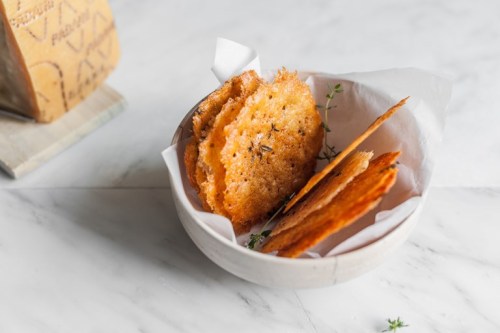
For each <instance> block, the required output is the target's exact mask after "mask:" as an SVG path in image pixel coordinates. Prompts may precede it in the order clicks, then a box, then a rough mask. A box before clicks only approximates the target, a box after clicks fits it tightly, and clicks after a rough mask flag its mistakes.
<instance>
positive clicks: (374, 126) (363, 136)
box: [285, 97, 410, 212]
mask: <svg viewBox="0 0 500 333" xmlns="http://www.w3.org/2000/svg"><path fill="white" fill-rule="evenodd" d="M408 98H410V97H406V98H404V99H402V100H401V101H399V102H398V103H397V104H396V105H394V106H392V107H391V108H390V109H389V110H387V111H386V112H385V113H384V114H383V115H381V116H380V117H378V118H377V119H376V120H375V121H374V122H373V123H372V124H371V125H370V126H369V127H368V128H367V129H366V131H365V132H363V133H362V134H361V135H360V136H359V137H357V138H356V139H355V140H354V141H353V142H352V143H351V144H349V146H347V147H346V148H345V149H344V150H343V151H342V152H341V153H340V154H339V155H338V156H337V157H335V159H334V160H333V161H332V162H330V163H329V164H328V165H327V166H326V167H325V168H324V169H323V170H321V171H320V172H318V173H316V174H315V175H314V176H313V177H311V179H310V180H309V181H308V182H307V184H306V185H305V186H304V187H303V188H302V189H301V190H300V192H299V193H298V194H297V195H296V196H295V197H293V198H292V200H290V202H289V203H288V204H287V206H286V208H285V212H287V211H288V210H290V208H292V206H293V205H295V203H297V202H298V201H299V200H300V199H301V198H302V197H303V196H304V195H306V194H307V193H308V192H309V191H310V190H311V189H312V188H313V187H314V186H316V184H318V183H319V182H320V181H321V179H323V178H324V177H325V176H326V175H327V174H329V173H330V171H332V169H333V168H335V167H336V166H337V165H338V164H339V163H340V162H342V160H343V159H344V158H345V157H346V156H347V155H349V154H350V153H351V152H352V151H353V150H354V149H356V148H357V147H358V146H359V145H360V144H361V143H363V141H365V140H366V138H368V137H369V136H370V135H371V134H372V133H373V132H375V131H376V130H377V129H378V128H379V127H380V126H381V125H382V124H383V123H384V122H385V121H386V120H387V119H389V118H390V117H392V116H393V115H394V114H395V113H396V111H398V110H399V109H400V108H401V107H403V105H404V104H405V103H406V101H407V100H408Z"/></svg>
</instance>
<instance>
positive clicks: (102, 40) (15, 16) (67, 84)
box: [0, 0, 120, 122]
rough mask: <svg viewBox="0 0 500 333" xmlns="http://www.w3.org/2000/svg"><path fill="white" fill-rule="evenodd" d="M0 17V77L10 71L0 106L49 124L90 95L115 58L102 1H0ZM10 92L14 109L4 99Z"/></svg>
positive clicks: (110, 25)
mask: <svg viewBox="0 0 500 333" xmlns="http://www.w3.org/2000/svg"><path fill="white" fill-rule="evenodd" d="M0 17H1V20H2V21H3V30H4V31H3V33H0V44H5V45H6V46H7V47H6V49H9V50H10V51H8V52H3V53H2V51H0V62H1V63H2V64H3V65H0V76H6V75H5V74H4V73H5V72H6V71H7V70H10V71H11V72H13V73H14V75H11V78H10V79H9V82H7V85H9V86H10V87H11V88H9V89H6V88H5V86H6V83H5V82H4V83H3V87H4V89H3V91H4V93H3V97H2V93H1V91H2V82H0V108H6V109H8V110H10V111H13V112H16V113H19V114H23V115H27V116H30V117H33V118H34V119H36V120H37V121H39V122H51V121H53V120H55V119H57V118H59V117H60V116H62V115H63V114H64V113H65V112H66V111H68V110H70V109H71V108H73V107H74V106H75V105H77V104H78V103H80V102H81V101H82V100H83V99H85V98H86V97H87V96H88V95H90V94H91V93H92V92H93V91H94V90H95V89H96V88H97V87H98V86H99V85H100V84H101V83H102V82H103V81H104V80H105V79H106V78H107V76H108V75H109V74H110V72H111V71H112V70H113V69H114V68H115V66H116V64H117V62H118V59H119V56H120V51H119V46H118V36H117V34H116V29H115V24H114V20H113V16H112V13H111V9H110V8H109V5H108V3H107V1H106V0H85V1H83V0H81V1H69V0H29V1H28V0H0ZM0 32H1V31H0ZM4 81H5V80H4ZM6 90H9V91H10V92H7V93H6V92H5V91H6ZM13 90H15V91H13ZM20 90H21V92H20ZM13 95H19V96H20V99H21V100H22V102H21V103H17V104H16V105H15V106H14V107H13V106H12V103H10V104H9V103H8V101H7V100H8V99H9V98H11V97H12V96H13ZM23 95H24V96H23ZM25 108H29V109H28V110H26V109H25Z"/></svg>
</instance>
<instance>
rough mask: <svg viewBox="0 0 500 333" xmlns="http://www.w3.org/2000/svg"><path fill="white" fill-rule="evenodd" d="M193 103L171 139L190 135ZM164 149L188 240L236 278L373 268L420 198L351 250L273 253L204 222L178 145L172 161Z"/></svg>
mask: <svg viewBox="0 0 500 333" xmlns="http://www.w3.org/2000/svg"><path fill="white" fill-rule="evenodd" d="M196 108H197V105H196V106H195V107H194V108H193V109H192V110H191V111H190V112H189V113H188V114H187V115H186V117H185V118H184V119H183V120H182V122H181V124H180V125H179V127H178V129H177V131H176V132H175V135H174V137H173V139H172V144H177V143H179V142H182V141H183V140H184V139H187V138H188V137H189V136H190V130H191V128H192V121H191V118H192V114H193V112H194V110H195V109H196ZM168 153H169V152H168V149H167V150H166V151H165V152H164V153H163V154H164V157H165V160H166V161H167V166H168V169H169V177H170V184H171V188H172V194H173V198H174V201H175V207H176V209H177V213H178V216H179V219H180V221H181V222H182V225H183V226H184V228H185V230H186V231H187V233H188V234H189V236H190V237H191V239H192V240H193V242H194V243H195V244H196V246H197V247H198V248H199V249H200V250H201V251H202V252H203V253H204V254H205V255H206V256H207V257H208V258H209V259H210V260H212V261H213V262H214V263H216V264H217V265H219V266H220V267H222V268H223V269H225V270H227V271H228V272H230V273H232V274H234V275H236V276H238V277H240V278H242V279H245V280H248V281H251V282H253V283H256V284H259V285H264V286H268V287H276V288H316V287H323V286H329V285H333V284H336V283H339V282H343V281H347V280H349V279H352V278H355V277H357V276H359V275H361V274H363V273H365V272H367V271H369V270H371V269H373V268H374V267H376V266H377V265H379V264H380V263H381V262H383V261H384V259H385V258H386V257H387V256H388V255H389V254H390V253H391V252H392V251H394V250H395V249H396V248H397V247H398V246H400V245H401V244H402V243H403V242H404V241H405V240H406V239H407V238H408V235H409V234H410V232H411V230H412V229H413V227H414V226H415V224H416V222H417V220H418V216H419V213H420V210H421V208H422V204H420V205H419V206H418V208H417V209H416V210H415V211H414V212H413V213H412V214H411V215H410V216H409V217H408V218H406V220H404V222H402V223H401V224H400V225H398V226H397V227H396V228H394V229H393V230H392V231H390V232H389V233H387V234H386V235H385V236H384V237H382V238H380V239H378V240H376V241H374V242H372V243H371V244H369V245H366V246H363V247H361V248H359V249H356V250H354V251H351V252H347V253H344V254H340V255H336V256H333V257H326V258H316V259H300V258H299V259H289V258H281V257H275V256H272V255H267V254H262V253H260V252H256V251H253V250H249V249H247V248H245V247H243V246H239V245H237V244H235V243H233V242H231V241H230V240H228V239H227V238H225V237H223V236H221V235H220V234H218V233H217V232H215V231H214V230H213V229H212V228H211V227H210V226H209V225H207V224H206V223H205V222H204V219H206V217H207V216H208V215H206V214H208V213H205V212H202V211H200V209H199V208H198V209H197V208H196V207H194V206H193V204H192V202H191V201H190V199H189V197H188V195H187V194H188V193H192V191H194V190H193V189H192V188H191V186H190V185H189V182H188V181H187V177H186V174H185V168H184V163H183V155H184V150H183V148H180V149H177V150H176V154H177V157H178V160H177V161H176V160H173V159H172V158H167V156H166V154H168ZM171 153H172V151H170V154H171ZM179 175H180V176H179ZM190 191H191V192H190ZM212 218H213V215H212ZM220 218H221V219H224V218H223V217H220Z"/></svg>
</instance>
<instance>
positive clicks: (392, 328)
mask: <svg viewBox="0 0 500 333" xmlns="http://www.w3.org/2000/svg"><path fill="white" fill-rule="evenodd" d="M387 323H388V324H389V326H388V327H387V328H386V329H385V330H383V331H382V332H393V333H394V332H396V330H398V329H399V328H403V327H408V326H409V325H406V324H405V323H404V322H403V321H402V320H401V319H399V317H398V318H397V319H394V320H391V319H387Z"/></svg>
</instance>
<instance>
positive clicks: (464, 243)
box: [0, 0, 500, 333]
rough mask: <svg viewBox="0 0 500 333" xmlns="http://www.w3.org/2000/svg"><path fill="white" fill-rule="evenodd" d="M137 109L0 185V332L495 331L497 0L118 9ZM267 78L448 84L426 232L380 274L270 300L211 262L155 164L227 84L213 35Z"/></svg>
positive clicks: (126, 5) (498, 255)
mask: <svg viewBox="0 0 500 333" xmlns="http://www.w3.org/2000/svg"><path fill="white" fill-rule="evenodd" d="M111 4H112V7H113V9H114V12H115V18H116V23H117V26H118V30H119V33H120V37H121V43H122V51H123V57H122V60H121V63H120V65H119V67H118V69H117V71H116V72H115V73H114V74H113V75H112V77H111V78H110V80H109V83H110V84H111V85H112V86H113V87H114V88H116V89H117V90H118V91H120V92H121V93H122V94H124V95H125V97H126V98H127V100H128V102H129V106H128V109H127V111H126V112H125V113H124V114H122V115H121V116H119V117H118V118H116V119H115V120H113V121H112V122H110V123H109V124H107V125H105V126H104V127H102V128H101V129H100V130H98V131H96V132H95V133H94V134H92V135H91V136H89V137H87V138H85V139H84V140H82V141H81V142H80V143H78V144H77V145H75V146H73V147H72V148H71V149H69V150H68V151H66V152H64V153H63V154H61V155H60V156H57V157H56V158H54V159H53V160H52V161H50V162H49V163H47V164H46V165H45V166H43V167H42V168H40V169H39V170H37V171H35V172H33V173H32V174H30V175H27V176H26V177H24V178H23V179H20V180H17V181H12V180H10V179H9V178H7V176H5V175H3V174H0V269H1V272H2V273H1V274H0V332H2V333H3V332H177V331H185V332H200V331H214V332H215V331H216V332H221V331H228V332H231V331H235V330H238V331H243V332H254V331H258V332H268V331H269V332H271V331H272V332H277V331H280V332H282V331H283V332H284V331H288V332H300V331H307V332H310V331H311V332H314V331H317V332H377V331H381V330H382V329H383V328H384V321H385V319H386V318H387V317H392V318H394V317H397V316H401V317H402V318H403V319H404V320H405V321H406V322H408V323H409V324H410V327H408V328H406V329H404V330H402V332H408V333H410V332H481V333H482V332H498V331H500V315H499V314H498V308H499V305H500V245H499V243H498V234H500V224H499V220H500V217H499V213H500V208H499V207H500V172H499V170H500V131H499V130H498V126H499V125H498V124H499V123H500V99H499V98H498V94H499V93H498V92H499V91H500V20H498V17H499V15H500V2H497V1H494V0H491V1H485V0H478V1H474V2H470V1H444V0H441V1H395V0H383V1H377V2H371V1H350V2H346V1H343V2H340V1H314V2H313V1H308V2H306V1H298V0H286V1H285V0H275V1H272V2H271V1H264V0H254V1H251V2H240V1H229V0H214V1H201V0H197V1H180V0H176V1H160V0H157V1H152V0H149V1H132V0H113V1H111ZM218 36H223V37H227V38H230V39H233V40H237V41H240V42H242V43H245V44H247V45H250V46H252V47H255V48H256V49H258V50H259V53H260V58H261V61H262V65H263V68H277V67H280V66H286V67H287V68H289V69H301V70H316V71H324V72H332V73H343V72H352V71H367V70H377V69H384V68H390V67H407V66H412V67H420V68H423V69H427V70H431V71H437V72H440V73H444V74H445V75H448V76H449V77H450V78H451V79H453V80H454V82H455V86H454V93H453V98H452V102H451V104H450V108H449V117H448V121H447V127H446V132H445V139H444V142H443V147H442V149H441V158H440V160H439V163H438V166H437V168H436V172H435V176H434V178H433V183H432V184H433V188H432V189H431V192H430V196H429V198H428V201H427V204H426V206H425V207H424V212H423V216H422V218H421V220H420V223H419V225H418V226H417V228H416V230H415V231H414V233H413V234H412V236H411V237H410V239H409V241H408V242H407V243H406V244H405V245H404V246H402V247H401V249H400V251H398V252H397V253H395V254H394V256H392V257H391V258H390V260H388V261H387V262H386V263H384V264H383V265H382V266H380V267H379V268H378V269H376V270H374V271H372V272H370V273H368V274H366V275H364V276H362V277H360V278H358V279H356V280H353V281H351V282H348V283H345V284H342V285H338V286H334V287H330V288H326V289H318V290H302V291H293V290H273V289H267V288H263V287H259V286H256V285H252V284H250V283H247V282H244V281H242V280H240V279H238V278H236V277H233V276H231V275H229V274H228V273H226V272H225V271H223V270H221V269H220V268H218V267H217V266H215V265H214V264H212V263H211V262H209V261H208V260H207V259H206V258H205V257H204V256H203V255H202V254H201V253H200V252H199V251H198V250H197V249H196V247H195V246H194V244H193V243H192V242H191V241H190V240H189V238H188V237H187V235H186V234H185V232H184V231H183V229H182V227H181V226H180V224H179V221H178V219H177V216H176V214H175V210H174V208H173V204H172V200H171V196H170V190H169V184H168V180H167V173H166V169H165V166H164V163H163V162H162V159H161V156H160V152H161V151H162V150H163V149H164V148H165V147H166V146H167V145H168V144H169V142H170V139H171V136H172V134H173V131H174V129H175V127H176V126H177V124H178V123H179V121H180V120H181V119H182V117H183V116H184V114H185V112H187V110H189V109H190V107H191V106H192V105H194V104H195V103H196V102H197V101H198V100H199V99H200V98H201V97H203V96H205V95H206V94H207V93H209V92H210V91H212V90H213V89H214V88H216V86H217V81H216V79H215V77H214V76H213V75H212V73H211V72H210V66H211V64H212V61H213V51H214V46H215V38H216V37H218Z"/></svg>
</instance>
